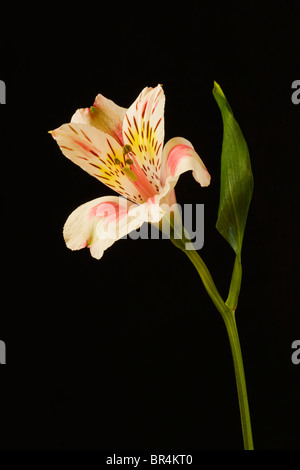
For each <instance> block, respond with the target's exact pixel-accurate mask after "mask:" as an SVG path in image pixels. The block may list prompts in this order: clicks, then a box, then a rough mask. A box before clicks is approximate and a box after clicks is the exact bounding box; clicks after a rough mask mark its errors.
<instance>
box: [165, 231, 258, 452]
mask: <svg viewBox="0 0 300 470" xmlns="http://www.w3.org/2000/svg"><path fill="white" fill-rule="evenodd" d="M171 241H172V242H173V243H174V245H175V246H177V247H178V248H180V249H181V250H182V251H183V252H184V253H185V254H186V255H187V256H188V258H189V259H190V260H191V262H192V263H193V265H194V266H195V268H196V269H197V271H198V273H199V275H200V278H201V280H202V282H203V284H204V287H205V289H206V291H207V293H208V295H209V296H210V298H211V300H212V301H213V303H214V305H215V306H216V308H217V309H218V311H219V312H220V314H221V316H222V318H223V320H224V323H225V326H226V330H227V334H228V337H229V342H230V347H231V353H232V358H233V364H234V372H235V379H236V385H237V392H238V399H239V407H240V415H241V424H242V433H243V440H244V448H245V450H253V448H254V447H253V439H252V430H251V421H250V412H249V404H248V396H247V387H246V379H245V371H244V365H243V358H242V351H241V346H240V341H239V335H238V330H237V326H236V321H235V313H234V312H235V307H236V302H237V297H238V293H239V288H240V285H238V286H237V288H236V289H235V291H234V292H233V291H232V292H231V294H229V299H232V300H233V302H231V301H230V302H228V301H227V302H226V304H225V302H224V301H223V299H222V297H221V296H220V294H219V292H218V290H217V288H216V286H215V283H214V281H213V279H212V277H211V275H210V272H209V270H208V268H207V266H206V264H205V263H204V261H203V260H202V258H201V257H200V256H199V254H198V253H197V251H195V250H186V249H185V241H184V240H183V239H174V237H173V236H171ZM240 269H241V266H240V260H237V261H236V263H235V269H234V273H235V270H240ZM234 275H235V274H233V276H234ZM232 303H233V304H234V305H233V307H231V304H232Z"/></svg>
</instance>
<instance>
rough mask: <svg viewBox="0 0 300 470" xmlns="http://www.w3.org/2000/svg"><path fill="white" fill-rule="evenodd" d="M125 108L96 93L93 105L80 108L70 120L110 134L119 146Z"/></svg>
mask: <svg viewBox="0 0 300 470" xmlns="http://www.w3.org/2000/svg"><path fill="white" fill-rule="evenodd" d="M126 111H127V110H126V108H122V107H121V106H118V105H117V104H115V103H114V102H113V101H112V100H109V99H107V98H105V97H104V96H103V95H100V94H99V95H97V96H96V99H95V101H94V104H93V106H91V107H90V108H81V109H78V110H77V111H76V113H75V114H73V116H72V119H71V122H74V123H78V124H89V125H90V126H93V127H96V128H97V129H99V130H100V131H102V132H105V133H106V134H109V135H110V136H112V137H113V138H114V139H115V140H116V141H117V142H118V143H119V144H120V145H121V146H123V145H124V143H123V134H122V126H123V119H124V117H125V114H126Z"/></svg>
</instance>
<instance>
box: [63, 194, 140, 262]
mask: <svg viewBox="0 0 300 470" xmlns="http://www.w3.org/2000/svg"><path fill="white" fill-rule="evenodd" d="M139 209H140V206H138V205H137V204H134V203H132V202H130V201H128V200H127V199H124V198H122V197H117V196H105V197H99V198H97V199H94V200H92V201H89V202H87V203H85V204H82V205H81V206H79V207H78V208H77V209H75V211H73V212H72V213H71V215H70V216H69V217H68V219H67V221H66V223H65V226H64V229H63V235H64V239H65V242H66V245H67V247H68V248H70V249H71V250H80V249H81V248H85V247H89V248H90V251H91V255H92V256H93V257H94V258H97V259H100V258H101V257H102V255H103V253H104V251H105V250H106V249H107V248H109V247H110V246H111V245H113V243H115V242H116V241H117V240H119V239H120V238H122V237H123V236H124V235H126V234H128V233H130V232H131V231H132V230H136V229H137V228H139V227H140V226H141V225H142V224H143V222H144V218H143V217H137V215H139V213H140V211H139Z"/></svg>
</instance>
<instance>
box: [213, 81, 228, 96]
mask: <svg viewBox="0 0 300 470" xmlns="http://www.w3.org/2000/svg"><path fill="white" fill-rule="evenodd" d="M213 94H214V95H220V96H222V98H225V95H224V93H223V91H222V88H221V87H220V85H219V84H218V83H217V82H216V81H214V88H213Z"/></svg>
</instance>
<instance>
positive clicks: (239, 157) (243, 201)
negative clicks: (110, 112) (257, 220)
mask: <svg viewBox="0 0 300 470" xmlns="http://www.w3.org/2000/svg"><path fill="white" fill-rule="evenodd" d="M213 95H214V97H215V100H216V102H217V103H218V106H219V108H220V111H221V115H222V119H223V144H222V154H221V188H220V203H219V209H218V220H217V223H216V228H217V230H218V231H219V232H220V234H221V235H222V236H223V237H224V238H225V240H227V242H228V243H229V244H230V246H231V247H232V248H233V250H234V251H235V253H236V255H237V256H238V257H239V258H240V255H241V250H242V243H243V237H244V231H245V225H246V220H247V215H248V210H249V205H250V201H251V197H252V193H253V174H252V170H251V163H250V157H249V151H248V147H247V144H246V141H245V139H244V136H243V134H242V131H241V129H240V126H239V125H238V123H237V122H236V120H235V118H234V116H233V112H232V109H231V107H230V105H229V103H228V101H227V99H226V97H225V95H224V93H223V91H222V90H221V87H220V86H219V85H218V84H217V83H216V82H214V89H213Z"/></svg>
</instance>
